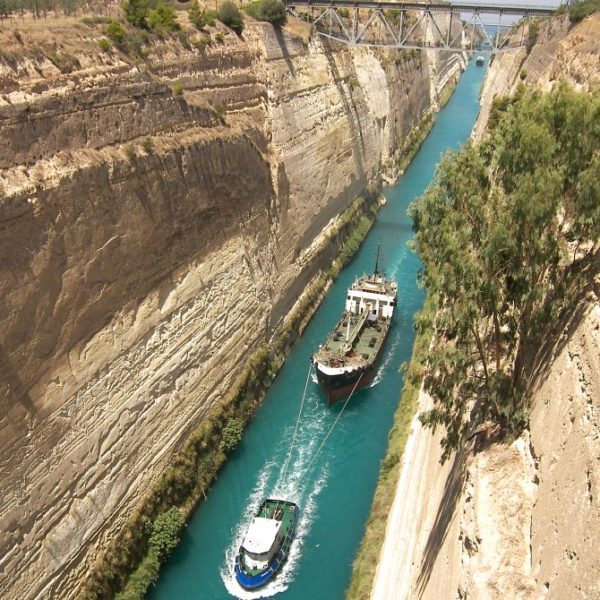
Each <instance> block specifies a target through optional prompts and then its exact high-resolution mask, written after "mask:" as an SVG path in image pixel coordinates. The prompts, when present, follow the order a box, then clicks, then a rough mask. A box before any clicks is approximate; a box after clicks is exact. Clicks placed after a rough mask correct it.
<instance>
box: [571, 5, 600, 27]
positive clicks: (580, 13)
mask: <svg viewBox="0 0 600 600" xmlns="http://www.w3.org/2000/svg"><path fill="white" fill-rule="evenodd" d="M599 10H600V0H582V1H577V0H575V2H573V3H572V4H571V5H570V6H569V8H568V11H569V21H571V23H579V21H582V20H583V19H585V18H586V17H587V16H588V15H591V14H592V13H594V12H597V11H599Z"/></svg>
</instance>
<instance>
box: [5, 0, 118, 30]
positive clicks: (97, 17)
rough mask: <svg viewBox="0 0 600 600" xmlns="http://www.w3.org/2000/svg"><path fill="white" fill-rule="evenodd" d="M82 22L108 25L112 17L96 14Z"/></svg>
mask: <svg viewBox="0 0 600 600" xmlns="http://www.w3.org/2000/svg"><path fill="white" fill-rule="evenodd" d="M1 1H2V0H0V3H1ZM81 22H82V23H85V24H86V25H108V24H109V23H112V19H111V18H110V17H103V16H100V15H95V16H92V17H83V19H81Z"/></svg>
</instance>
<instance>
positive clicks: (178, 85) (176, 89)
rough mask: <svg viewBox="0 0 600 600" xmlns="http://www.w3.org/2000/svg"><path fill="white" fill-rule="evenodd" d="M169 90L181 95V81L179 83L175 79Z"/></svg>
mask: <svg viewBox="0 0 600 600" xmlns="http://www.w3.org/2000/svg"><path fill="white" fill-rule="evenodd" d="M171 91H172V92H173V93H174V94H175V95H176V96H182V95H183V86H182V85H181V83H179V81H176V82H175V83H174V84H173V87H172V88H171Z"/></svg>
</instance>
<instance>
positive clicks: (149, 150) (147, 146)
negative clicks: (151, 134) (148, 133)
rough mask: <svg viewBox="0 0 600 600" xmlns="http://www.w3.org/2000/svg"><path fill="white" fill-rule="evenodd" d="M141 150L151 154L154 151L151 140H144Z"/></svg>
mask: <svg viewBox="0 0 600 600" xmlns="http://www.w3.org/2000/svg"><path fill="white" fill-rule="evenodd" d="M142 148H143V149H144V152H146V153H147V154H151V153H152V152H153V151H154V142H153V141H152V138H144V141H143V142H142Z"/></svg>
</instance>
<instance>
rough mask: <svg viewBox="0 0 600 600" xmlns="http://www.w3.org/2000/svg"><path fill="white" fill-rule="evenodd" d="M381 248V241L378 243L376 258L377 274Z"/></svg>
mask: <svg viewBox="0 0 600 600" xmlns="http://www.w3.org/2000/svg"><path fill="white" fill-rule="evenodd" d="M380 250H381V242H378V243H377V258H375V273H374V274H375V275H379V251H380Z"/></svg>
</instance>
